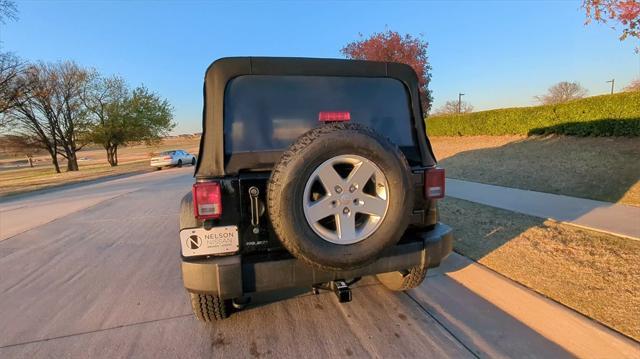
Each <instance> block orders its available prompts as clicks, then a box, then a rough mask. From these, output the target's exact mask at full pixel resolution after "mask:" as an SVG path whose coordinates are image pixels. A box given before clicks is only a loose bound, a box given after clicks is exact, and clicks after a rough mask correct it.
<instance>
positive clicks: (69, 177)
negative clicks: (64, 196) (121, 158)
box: [0, 160, 153, 196]
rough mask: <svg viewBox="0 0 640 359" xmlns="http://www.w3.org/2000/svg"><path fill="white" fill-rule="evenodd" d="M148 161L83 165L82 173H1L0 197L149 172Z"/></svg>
mask: <svg viewBox="0 0 640 359" xmlns="http://www.w3.org/2000/svg"><path fill="white" fill-rule="evenodd" d="M152 170H153V168H151V167H149V161H148V160H141V161H134V162H127V163H123V164H120V165H118V166H117V167H111V166H110V165H109V164H108V163H100V164H92V165H82V164H80V171H77V172H62V173H55V171H54V170H53V168H50V167H49V166H46V167H41V168H39V167H35V168H22V169H17V170H5V171H0V196H6V195H10V194H18V193H24V192H29V191H35V190H38V189H44V188H49V187H54V186H59V185H62V184H71V183H78V182H83V181H88V180H93V179H98V178H101V177H106V176H113V175H119V174H125V173H132V172H148V171H152Z"/></svg>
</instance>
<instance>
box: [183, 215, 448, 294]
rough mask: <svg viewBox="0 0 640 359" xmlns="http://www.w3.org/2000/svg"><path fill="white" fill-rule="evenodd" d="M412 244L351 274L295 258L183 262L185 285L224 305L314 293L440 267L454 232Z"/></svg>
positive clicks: (443, 229)
mask: <svg viewBox="0 0 640 359" xmlns="http://www.w3.org/2000/svg"><path fill="white" fill-rule="evenodd" d="M405 236H411V237H413V238H411V239H413V240H412V241H407V242H405V243H400V244H398V245H396V246H394V247H393V248H391V249H390V250H389V251H388V252H387V253H386V254H385V255H383V256H382V257H381V258H379V259H378V260H376V261H375V262H373V263H371V264H369V265H367V266H365V267H362V268H358V269H356V270H351V271H322V270H318V269H315V268H313V267H310V266H308V265H307V264H305V263H303V262H301V261H299V260H298V259H295V258H290V259H283V260H277V261H267V262H244V263H243V261H242V260H241V256H240V255H235V256H228V257H219V258H210V259H202V260H191V261H187V260H183V261H182V279H183V282H184V286H185V288H186V289H187V290H188V291H189V292H193V293H207V294H215V295H218V296H220V297H221V298H223V299H230V298H237V297H241V296H243V295H244V294H247V293H254V292H265V291H269V290H275V289H284V288H295V287H310V286H312V285H314V284H319V283H325V282H330V281H333V280H338V279H350V278H357V277H363V276H367V275H374V274H379V273H387V272H394V271H398V270H404V269H408V268H411V267H413V266H417V265H420V264H422V263H425V262H426V263H427V265H428V267H429V268H434V267H437V266H439V265H440V262H441V261H442V259H444V258H445V257H446V256H447V255H449V253H451V251H452V248H453V233H452V230H451V227H449V226H447V225H444V224H442V223H438V224H436V226H435V227H434V228H433V229H432V230H430V231H427V232H414V233H408V234H406V235H405Z"/></svg>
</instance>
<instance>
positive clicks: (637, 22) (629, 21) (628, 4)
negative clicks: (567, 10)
mask: <svg viewBox="0 0 640 359" xmlns="http://www.w3.org/2000/svg"><path fill="white" fill-rule="evenodd" d="M582 7H583V8H584V9H585V11H586V13H587V24H588V23H590V22H591V21H592V20H595V21H597V22H600V23H607V22H608V21H614V22H618V23H620V24H621V25H622V34H621V35H620V40H624V39H626V38H627V37H629V36H631V37H635V38H637V39H640V1H639V0H583V3H582ZM636 50H638V48H636Z"/></svg>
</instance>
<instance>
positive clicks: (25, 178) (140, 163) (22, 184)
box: [0, 138, 200, 197]
mask: <svg viewBox="0 0 640 359" xmlns="http://www.w3.org/2000/svg"><path fill="white" fill-rule="evenodd" d="M199 143H200V138H172V139H165V140H164V141H163V142H162V143H160V144H158V145H155V146H146V145H136V146H129V147H123V148H121V149H120V150H119V151H118V160H119V165H118V166H116V167H111V166H110V165H109V164H108V163H107V160H106V154H105V151H104V149H101V148H87V149H83V150H82V151H79V152H78V158H82V159H83V160H82V161H78V165H79V166H80V171H77V172H65V167H66V163H61V164H60V168H61V169H62V171H63V172H62V173H55V171H54V169H53V166H52V165H51V162H50V161H51V160H50V158H49V157H48V156H46V155H42V156H38V157H37V158H35V160H36V167H33V168H30V167H26V165H24V164H23V165H22V167H18V168H10V169H2V170H0V197H1V196H7V195H11V194H17V193H24V192H29V191H34V190H38V189H44V188H49V187H55V186H59V185H62V184H70V183H78V182H84V181H88V180H94V179H98V178H102V177H106V176H113V175H120V174H126V173H133V172H148V171H153V170H154V169H153V168H152V167H150V166H149V159H150V157H151V155H152V154H154V153H158V152H161V151H166V150H171V149H183V150H186V151H187V152H189V153H194V154H197V153H198V147H199ZM16 161H23V159H22V158H17V159H16V158H10V157H6V156H5V157H4V158H3V159H2V160H0V164H7V163H15V162H16ZM23 162H24V161H23Z"/></svg>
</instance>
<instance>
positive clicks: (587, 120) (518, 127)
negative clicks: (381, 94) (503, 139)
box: [426, 92, 640, 136]
mask: <svg viewBox="0 0 640 359" xmlns="http://www.w3.org/2000/svg"><path fill="white" fill-rule="evenodd" d="M426 123H427V133H428V134H429V135H430V136H474V135H493V136H501V135H532V134H552V133H554V134H563V135H569V136H640V92H625V93H618V94H613V95H603V96H594V97H588V98H584V99H580V100H574V101H570V102H566V103H562V104H557V105H544V106H533V107H515V108H505V109H498V110H490V111H480V112H473V113H468V114H461V115H440V116H431V117H429V118H427V120H426Z"/></svg>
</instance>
